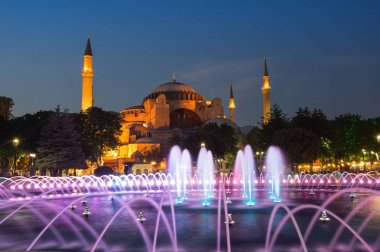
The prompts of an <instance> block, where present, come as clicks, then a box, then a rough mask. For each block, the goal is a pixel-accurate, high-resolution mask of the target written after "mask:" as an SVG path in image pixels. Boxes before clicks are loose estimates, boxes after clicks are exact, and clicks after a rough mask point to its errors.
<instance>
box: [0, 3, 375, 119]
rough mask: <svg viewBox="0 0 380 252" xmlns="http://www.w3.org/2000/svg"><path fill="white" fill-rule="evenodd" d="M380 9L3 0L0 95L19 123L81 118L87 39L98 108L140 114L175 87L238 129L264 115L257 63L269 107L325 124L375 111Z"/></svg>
mask: <svg viewBox="0 0 380 252" xmlns="http://www.w3.org/2000/svg"><path fill="white" fill-rule="evenodd" d="M379 13H380V1H376V0H373V1H364V0H363V1H348V0H342V1H336V0H335V1H307V0H299V1H211V0H210V1H206V0H200V1H195V0H192V1H165V0H162V1H105V0H104V1H24V2H21V1H13V0H12V1H3V0H0V32H1V33H0V96H9V97H12V98H13V99H14V101H15V103H16V105H15V107H14V115H15V116H20V115H23V114H25V113H34V112H36V111H38V110H41V109H43V110H46V109H53V108H54V107H55V106H56V105H58V104H60V105H61V106H62V107H66V108H69V109H70V111H73V112H78V111H79V110H80V102H81V74H80V71H81V67H82V55H83V51H84V48H85V43H86V39H87V35H88V33H90V34H91V42H92V49H93V54H94V71H95V77H94V99H95V105H96V106H100V107H103V108H104V109H107V110H114V111H119V110H121V109H123V108H126V107H129V106H132V105H139V104H140V103H141V101H142V99H143V97H145V96H146V95H147V94H148V93H149V92H150V91H151V90H152V89H153V88H154V87H155V86H157V85H159V84H162V83H164V82H167V81H169V80H170V73H171V72H173V71H174V72H175V73H176V76H177V81H179V82H184V83H187V84H190V85H192V86H193V87H194V88H195V89H196V90H197V91H198V92H199V93H201V94H202V95H204V96H205V97H206V98H207V99H211V98H214V97H216V96H218V97H221V98H222V100H223V104H224V107H225V113H226V114H228V110H227V98H228V92H229V85H230V84H232V85H233V87H234V93H235V99H236V106H237V110H236V118H237V122H238V123H239V124H240V125H245V124H247V123H253V122H255V123H256V122H258V121H259V120H260V117H261V116H262V112H261V111H262V107H261V102H262V97H261V89H260V86H261V82H262V73H263V58H264V57H267V58H268V67H269V74H270V77H271V85H272V92H271V101H272V104H273V103H277V104H279V105H280V107H281V108H282V109H283V110H284V111H285V112H286V113H287V114H289V115H293V114H294V112H295V110H296V109H297V108H298V107H299V106H309V107H319V108H321V109H322V110H323V111H324V112H325V113H326V114H327V115H328V116H329V117H330V118H332V117H334V116H336V115H339V114H342V113H346V112H351V113H358V114H361V115H362V116H363V117H375V116H379V115H380V113H379V111H380V98H379V97H380V85H379V84H380V48H379V47H380V14H379Z"/></svg>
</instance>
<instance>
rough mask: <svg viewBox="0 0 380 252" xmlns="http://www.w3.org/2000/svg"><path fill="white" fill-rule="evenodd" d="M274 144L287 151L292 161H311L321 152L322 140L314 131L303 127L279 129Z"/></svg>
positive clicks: (297, 162)
mask: <svg viewBox="0 0 380 252" xmlns="http://www.w3.org/2000/svg"><path fill="white" fill-rule="evenodd" d="M273 144H274V145H277V146H279V147H281V149H282V150H283V151H285V154H286V156H287V157H288V159H289V161H290V163H293V164H300V163H311V162H312V161H314V160H316V159H317V158H318V156H319V154H320V152H319V150H320V141H319V139H318V137H317V135H315V134H314V133H313V132H311V131H310V130H307V129H303V128H288V129H283V130H279V131H277V132H276V133H275V135H274V137H273Z"/></svg>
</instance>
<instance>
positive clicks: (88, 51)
mask: <svg viewBox="0 0 380 252" xmlns="http://www.w3.org/2000/svg"><path fill="white" fill-rule="evenodd" d="M84 55H89V56H92V49H91V42H90V34H88V38H87V45H86V49H85V50H84Z"/></svg>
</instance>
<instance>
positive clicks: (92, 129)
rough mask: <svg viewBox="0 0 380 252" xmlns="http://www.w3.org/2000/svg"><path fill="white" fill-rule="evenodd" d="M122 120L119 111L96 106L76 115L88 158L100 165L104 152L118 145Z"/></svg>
mask: <svg viewBox="0 0 380 252" xmlns="http://www.w3.org/2000/svg"><path fill="white" fill-rule="evenodd" d="M122 120H123V119H122V117H121V115H120V114H119V113H116V112H112V111H104V110H102V109H101V108H98V107H91V108H89V109H87V110H86V111H84V112H81V113H80V114H79V115H77V119H76V124H77V128H78V130H79V132H80V135H81V140H82V146H83V149H84V152H85V155H86V158H87V159H88V160H90V161H91V162H96V163H97V165H98V166H101V165H102V164H103V161H102V156H103V155H104V153H106V152H108V151H111V150H113V149H116V148H117V147H118V146H119V144H120V142H119V137H120V135H121V123H122Z"/></svg>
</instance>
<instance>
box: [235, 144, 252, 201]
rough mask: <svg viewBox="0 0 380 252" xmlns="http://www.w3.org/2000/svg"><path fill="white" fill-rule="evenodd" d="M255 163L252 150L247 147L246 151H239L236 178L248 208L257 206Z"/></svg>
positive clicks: (236, 161)
mask: <svg viewBox="0 0 380 252" xmlns="http://www.w3.org/2000/svg"><path fill="white" fill-rule="evenodd" d="M255 170H256V168H255V162H254V159H253V152H252V148H251V147H250V146H249V145H247V146H246V147H245V149H244V152H243V151H242V150H239V151H238V153H237V155H236V160H235V166H234V178H235V179H236V180H237V181H238V182H239V181H240V183H241V185H242V187H243V199H245V200H246V204H247V205H248V206H252V205H254V204H255V196H254V192H253V190H254V188H255V184H254V181H255V180H256V178H255Z"/></svg>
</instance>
